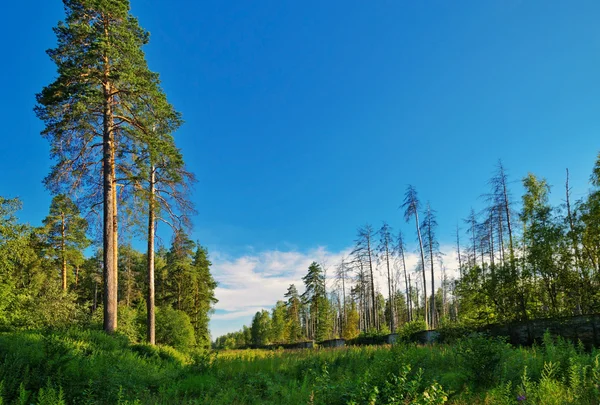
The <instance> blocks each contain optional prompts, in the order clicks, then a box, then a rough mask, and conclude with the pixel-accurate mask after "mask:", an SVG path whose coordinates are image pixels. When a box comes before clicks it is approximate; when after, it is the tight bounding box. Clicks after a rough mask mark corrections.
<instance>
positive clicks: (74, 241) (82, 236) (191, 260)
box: [0, 195, 216, 348]
mask: <svg viewBox="0 0 600 405" xmlns="http://www.w3.org/2000/svg"><path fill="white" fill-rule="evenodd" d="M20 206H21V202H20V201H19V200H18V199H16V198H15V199H6V198H2V197H0V330H15V329H38V330H39V329H48V328H50V329H56V328H69V327H81V328H92V329H100V328H101V327H102V320H103V311H102V305H103V304H102V303H103V302H104V300H103V295H104V291H105V290H104V288H103V278H102V267H103V266H102V260H103V258H102V252H101V250H100V249H98V248H94V246H93V244H92V240H90V239H88V237H87V236H86V234H87V233H88V231H89V228H88V222H87V221H86V220H85V218H83V217H82V216H81V215H80V212H79V210H78V208H77V206H76V205H75V204H74V203H73V202H72V201H71V200H70V199H69V198H68V197H66V196H64V195H58V196H56V197H54V198H53V200H52V204H51V206H50V210H49V213H48V215H47V216H46V218H45V219H44V220H43V224H42V225H41V226H39V227H33V226H31V225H28V224H24V223H20V222H19V220H18V218H17V214H18V210H19V208H20ZM125 236H126V233H123V234H122V237H125ZM90 251H91V252H95V253H93V254H92V255H89V257H86V252H90ZM147 267H148V257H147V252H140V251H138V250H136V249H135V248H134V247H133V246H132V245H131V243H124V244H123V246H122V247H121V248H120V249H119V256H118V269H119V280H120V282H119V287H118V300H119V306H118V311H119V319H120V321H119V332H120V333H122V334H125V335H127V336H128V337H129V339H130V340H131V341H133V342H137V341H143V340H145V338H146V331H147V305H146V296H147V291H148V277H147ZM210 267H211V262H210V260H209V258H208V252H207V250H206V248H204V247H203V246H201V245H200V244H198V243H196V242H194V241H192V240H190V238H189V237H188V235H187V234H186V233H185V232H183V231H181V232H178V233H176V234H175V236H174V237H173V239H172V242H171V244H170V246H169V247H168V248H166V247H161V248H159V249H158V250H157V252H156V254H155V270H156V297H155V300H156V304H157V307H158V311H157V314H156V318H157V325H156V335H157V342H158V343H163V344H169V345H172V346H175V347H180V348H191V347H204V348H207V347H210V341H211V337H210V331H209V316H210V313H211V311H212V307H213V305H214V303H215V302H216V299H215V296H214V289H215V287H216V282H215V281H214V279H213V277H212V275H211V273H210Z"/></svg>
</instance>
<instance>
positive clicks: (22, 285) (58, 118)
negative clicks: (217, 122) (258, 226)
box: [0, 0, 216, 347]
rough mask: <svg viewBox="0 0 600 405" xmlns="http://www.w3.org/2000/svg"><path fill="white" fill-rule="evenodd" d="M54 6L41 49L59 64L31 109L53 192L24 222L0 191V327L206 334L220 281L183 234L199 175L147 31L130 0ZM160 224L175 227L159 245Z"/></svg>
mask: <svg viewBox="0 0 600 405" xmlns="http://www.w3.org/2000/svg"><path fill="white" fill-rule="evenodd" d="M63 5H64V11H65V19H64V20H63V21H60V22H59V23H58V25H57V26H56V27H55V28H54V33H55V34H56V38H57V44H56V47H55V48H53V49H50V50H48V51H47V54H48V56H49V57H50V59H51V60H52V61H53V62H54V64H55V65H56V73H57V74H56V77H55V78H54V79H53V81H52V82H51V83H50V84H49V85H47V86H46V87H44V88H43V89H42V90H41V92H40V93H39V94H37V96H36V105H35V108H34V110H35V113H36V115H37V117H38V118H39V119H40V120H41V121H42V122H43V124H44V129H43V131H42V136H43V137H44V138H45V139H47V140H48V142H49V144H50V158H51V160H52V167H51V170H50V173H49V174H48V176H47V177H46V178H45V180H44V183H45V185H46V187H47V189H48V190H49V191H50V192H51V193H52V195H53V197H54V198H53V199H52V204H51V207H50V210H49V214H48V216H47V217H46V219H45V220H44V223H43V226H40V227H32V226H30V225H26V224H22V223H19V221H18V219H17V212H18V210H19V208H20V204H21V203H20V201H19V200H17V199H8V198H2V197H0V242H1V244H0V328H3V329H9V328H41V327H57V326H69V325H90V324H101V325H102V328H103V329H104V330H105V331H106V332H108V333H115V332H117V331H120V332H122V333H125V334H128V335H129V336H130V338H132V339H133V340H140V339H142V338H144V339H145V340H147V342H148V343H150V344H154V343H155V342H156V341H158V342H163V343H170V344H175V345H179V346H186V347H187V346H194V345H199V346H208V344H209V342H210V334H209V331H208V316H209V314H210V312H211V310H212V307H213V306H214V304H215V303H216V298H215V296H214V289H215V287H216V283H215V281H214V279H213V278H212V276H211V275H210V261H209V259H208V253H207V251H206V249H205V248H203V247H202V246H200V245H199V244H197V243H195V242H193V241H191V240H190V239H189V237H188V236H187V235H188V233H189V232H190V230H191V223H190V216H191V215H192V214H193V213H194V209H193V204H192V203H191V200H190V190H191V186H192V185H193V183H194V181H195V180H194V176H193V174H192V173H190V172H189V171H188V170H187V168H186V165H185V162H184V159H183V154H182V152H181V150H180V149H179V148H178V147H177V145H176V142H175V138H174V133H175V132H176V131H177V129H178V128H179V127H180V126H181V125H182V123H183V121H182V118H181V114H180V113H179V112H177V111H176V110H175V108H174V107H173V106H172V105H171V104H170V103H169V101H168V100H167V97H166V94H165V93H164V91H163V89H162V87H161V84H160V79H159V75H158V74H157V73H154V72H152V71H151V70H150V69H149V68H148V66H147V63H146V58H145V55H144V52H143V49H142V48H143V47H144V46H145V45H146V44H147V43H148V41H149V33H148V32H147V31H145V30H144V29H143V28H141V27H140V25H139V23H138V21H137V19H136V18H135V17H133V16H132V15H131V13H130V4H129V1H128V0H117V1H95V0H65V1H63ZM159 224H161V226H164V227H165V228H166V229H165V231H164V232H165V233H164V234H167V233H170V234H172V235H173V238H172V243H171V246H170V248H169V249H166V248H161V249H159V250H158V251H156V252H155V246H156V245H157V243H156V235H157V233H156V232H157V227H158V226H159ZM88 237H89V238H90V239H88ZM140 243H141V245H142V246H143V245H144V244H145V245H146V246H147V250H146V251H145V252H139V251H137V250H136V249H134V248H133V247H132V246H134V245H136V246H137V244H140ZM86 249H87V250H86ZM94 252H95V253H94ZM90 253H93V255H92V256H91V257H85V256H86V254H87V255H88V256H89V255H90ZM156 305H158V307H159V308H158V311H157V309H156ZM175 340H176V341H175Z"/></svg>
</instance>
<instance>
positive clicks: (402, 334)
mask: <svg viewBox="0 0 600 405" xmlns="http://www.w3.org/2000/svg"><path fill="white" fill-rule="evenodd" d="M424 330H427V324H426V323H425V321H423V320H418V321H411V322H407V323H405V324H404V325H403V326H402V328H401V329H400V331H398V337H399V338H401V339H404V340H408V339H409V338H410V336H411V335H412V334H413V333H417V332H422V331H424Z"/></svg>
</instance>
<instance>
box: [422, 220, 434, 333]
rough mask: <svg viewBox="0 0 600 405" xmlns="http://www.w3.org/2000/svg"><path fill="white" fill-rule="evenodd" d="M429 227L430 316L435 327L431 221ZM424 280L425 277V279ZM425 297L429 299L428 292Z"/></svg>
mask: <svg viewBox="0 0 600 405" xmlns="http://www.w3.org/2000/svg"><path fill="white" fill-rule="evenodd" d="M427 229H428V230H429V232H428V237H429V261H430V265H431V303H430V304H429V305H430V308H429V310H430V312H431V314H430V316H429V321H430V323H431V327H432V328H435V327H436V326H437V325H436V324H437V322H436V321H437V320H436V316H435V276H434V272H433V262H434V260H433V237H432V235H431V221H430V223H429V226H428V227H427ZM423 280H424V279H423ZM423 285H425V282H423ZM425 299H427V294H425Z"/></svg>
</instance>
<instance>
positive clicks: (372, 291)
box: [367, 236, 377, 327]
mask: <svg viewBox="0 0 600 405" xmlns="http://www.w3.org/2000/svg"><path fill="white" fill-rule="evenodd" d="M367 252H368V254H369V272H370V274H371V304H372V306H373V307H372V308H371V311H372V314H373V319H372V322H373V325H375V327H377V325H376V324H377V315H376V314H377V313H376V311H377V307H376V306H375V278H374V277H373V259H372V257H371V237H370V236H368V238H367Z"/></svg>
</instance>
